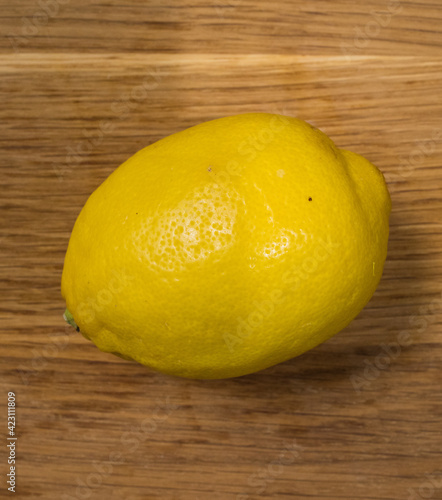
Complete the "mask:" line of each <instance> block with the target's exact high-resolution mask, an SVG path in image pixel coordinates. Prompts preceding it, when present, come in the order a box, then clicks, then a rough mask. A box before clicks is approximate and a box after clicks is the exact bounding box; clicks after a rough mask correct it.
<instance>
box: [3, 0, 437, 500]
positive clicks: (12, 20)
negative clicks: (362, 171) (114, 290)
mask: <svg viewBox="0 0 442 500" xmlns="http://www.w3.org/2000/svg"><path fill="white" fill-rule="evenodd" d="M54 1H55V0H54ZM0 4H1V6H2V10H1V12H2V16H1V21H0V22H1V24H2V28H3V33H4V34H5V35H6V36H5V37H4V38H3V39H2V40H1V41H0V57H1V65H0V91H1V93H2V96H3V101H2V107H1V108H0V127H1V131H2V134H1V136H0V141H1V142H0V144H1V147H2V150H3V154H2V155H1V157H0V166H1V180H2V182H1V206H0V209H1V214H2V217H1V220H0V227H1V236H0V238H1V239H0V248H1V250H0V251H1V257H2V260H1V262H2V264H1V269H0V275H1V278H2V281H1V284H0V293H1V298H2V301H1V305H0V317H1V333H2V350H1V353H0V359H1V387H2V391H1V396H0V397H1V398H2V400H1V403H0V406H1V408H6V404H7V403H6V400H7V397H6V394H7V392H8V391H11V390H12V391H15V393H16V396H17V406H18V409H17V417H18V427H17V430H18V444H17V446H18V448H17V449H18V474H17V482H18V487H17V492H18V493H17V495H18V496H17V498H27V499H39V498H41V499H45V500H46V499H48V500H52V499H64V500H66V499H70V500H72V499H73V498H74V499H81V498H91V499H103V500H108V499H114V498H115V499H124V500H141V499H142V500H146V499H149V500H150V499H158V500H169V499H171V500H172V499H173V500H194V499H204V500H205V499H219V500H252V499H258V498H277V499H281V500H285V499H307V498H308V499H318V500H322V499H327V500H334V499H336V500H343V499H352V500H373V499H374V500H387V499H391V500H393V499H394V500H398V499H408V498H418V499H420V498H432V499H442V460H441V458H442V453H441V446H442V433H441V418H442V394H441V377H442V347H441V324H442V322H441V318H442V314H441V313H442V252H441V248H442V232H441V228H442V221H441V213H442V210H441V209H442V197H441V189H442V119H441V117H442V94H441V84H442V57H441V45H442V37H441V28H440V26H441V14H440V8H439V3H438V2H436V1H426V2H424V1H422V2H421V1H416V2H411V1H401V2H400V3H399V2H395V3H394V4H391V5H393V6H395V8H396V10H397V12H395V13H394V15H393V14H392V15H391V18H388V16H387V17H384V18H383V20H382V23H383V25H382V26H381V25H380V24H379V26H380V28H379V29H376V26H375V25H373V24H369V23H370V22H372V21H373V19H376V17H375V16H374V14H373V12H377V13H378V15H380V13H382V12H384V16H385V15H386V14H385V12H386V10H388V6H389V5H390V4H389V2H388V1H387V2H380V1H374V0H368V1H366V2H363V3H361V4H358V5H354V3H353V2H349V1H346V0H337V1H335V2H327V1H325V0H320V1H317V2H297V1H295V2H291V1H284V0H278V1H275V2H263V1H255V2H252V1H251V0H242V1H241V0H229V1H228V2H221V1H220V2H219V3H218V2H217V1H214V2H209V3H207V2H203V1H201V0H194V1H193V2H187V1H184V2H177V1H173V2H172V1H169V2H160V1H157V0H155V1H149V2H141V1H132V2H130V3H118V2H115V1H109V2H102V1H98V0H94V1H92V2H86V1H84V0H78V1H74V0H71V1H69V2H67V1H66V0H64V2H63V3H62V2H60V3H58V4H57V5H58V11H57V14H56V15H53V16H48V19H47V22H46V24H44V23H43V24H41V25H40V26H38V29H37V31H35V29H34V30H32V26H34V28H35V24H32V21H30V22H31V27H29V26H28V32H27V33H28V35H26V36H24V40H21V42H20V43H19V42H18V41H17V38H13V40H15V42H16V44H15V46H13V44H12V42H11V37H18V36H21V37H22V38H23V33H22V30H23V26H24V25H26V21H24V20H23V19H27V20H28V21H29V20H32V19H34V17H35V19H40V21H41V20H42V19H43V17H42V16H41V15H38V14H36V13H39V12H40V13H41V11H42V7H41V5H42V4H39V3H34V2H27V3H26V4H23V5H17V4H12V3H9V2H8V3H6V2H4V1H2V2H0ZM51 5H53V4H51ZM54 8H55V7H54ZM378 19H382V18H378ZM387 21H388V22H387ZM380 22H381V21H380V20H379V21H378V23H380ZM23 23H24V24H23ZM366 26H368V28H366ZM358 29H361V30H363V31H362V32H363V33H365V31H364V30H366V31H367V32H368V33H371V35H370V36H368V35H366V39H365V41H366V42H367V43H366V44H365V46H363V45H364V38H363V37H362V38H361V39H357V40H355V34H357V33H359V32H358V31H357V30H358ZM370 30H371V31H370ZM374 33H376V36H375V35H374ZM17 43H19V44H18V45H17ZM248 111H266V112H276V113H284V114H287V115H292V116H299V117H301V118H303V119H306V120H308V121H310V122H311V123H313V124H314V125H316V126H317V127H319V128H321V129H322V130H323V131H324V132H326V133H327V134H329V135H330V136H331V137H332V139H333V140H334V141H335V142H336V144H337V145H338V146H339V147H342V148H346V149H350V150H354V151H357V152H358V153H360V154H362V155H364V156H366V157H367V158H369V159H370V160H371V161H373V162H374V163H375V164H376V165H377V166H378V167H379V168H380V169H381V170H382V171H383V172H384V174H385V176H386V178H387V181H388V183H389V187H390V191H391V195H392V200H393V210H392V215H391V237H390V244H389V255H388V260H387V263H386V267H385V272H384V277H383V279H382V281H381V284H380V285H379V288H378V290H377V292H376V293H375V295H374V297H373V299H372V300H371V301H370V303H369V304H368V305H367V307H366V308H365V309H364V310H363V311H362V313H361V314H360V315H359V316H358V318H357V319H356V320H355V321H353V323H352V324H351V325H350V326H349V327H347V328H346V329H345V330H344V331H343V332H342V333H341V334H339V335H338V336H336V337H335V338H333V339H332V340H330V341H329V342H327V343H326V344H324V345H322V346H319V347H318V348H316V349H314V350H313V351H310V352H309V353H307V354H305V355H303V356H301V357H299V358H297V359H294V360H291V361H289V362H286V363H283V364H281V365H278V366H275V367H273V368H271V369H268V370H265V371H263V372H261V373H257V374H254V375H250V376H247V377H241V378H238V379H233V380H225V381H212V382H203V381H189V380H181V379H176V378H171V377H167V376H163V375H160V374H156V373H154V372H151V371H149V370H148V369H146V368H144V367H142V366H139V365H136V364H133V363H129V362H126V361H123V360H121V359H119V358H116V357H113V356H111V355H108V354H104V353H101V352H100V351H98V350H97V349H96V348H95V347H94V346H93V345H92V344H90V343H88V342H87V341H86V340H85V339H83V337H82V336H81V335H79V334H76V333H75V332H74V331H73V330H72V329H70V328H68V327H65V325H64V322H63V320H62V312H63V310H64V304H63V301H62V299H61V297H60V278H61V270H62V265H63V258H64V253H65V251H66V246H67V243H68V239H69V235H70V231H71V229H72V226H73V223H74V221H75V218H76V216H77V215H78V213H79V211H80V209H81V207H82V205H83V204H84V202H85V201H86V199H87V197H88V196H89V194H90V193H91V192H92V190H93V189H94V188H95V187H97V186H98V185H99V184H100V183H101V182H102V181H103V180H104V179H105V178H106V177H107V175H109V173H110V172H112V171H113V170H114V168H116V167H117V166H118V165H119V164H120V163H121V162H122V161H124V160H125V159H126V158H128V157H129V156H130V155H132V154H133V153H134V152H135V151H137V150H138V149H140V148H141V147H143V146H145V145H147V144H149V143H152V142H154V141H155V140H157V139H159V138H161V137H163V136H165V135H168V134H171V133H173V132H176V131H178V130H181V129H183V128H186V127H188V126H191V125H193V124H196V123H198V122H201V121H205V120H209V119H212V118H216V117H220V116H225V115H230V114H235V113H242V112H248ZM403 332H408V334H409V342H408V344H409V345H406V346H403V347H401V348H400V351H398V348H397V347H396V351H397V352H396V351H395V352H393V351H392V352H391V354H390V355H386V354H385V345H389V344H395V345H397V342H398V340H399V339H401V338H404V337H403V335H404V334H403ZM401 335H402V337H401ZM383 346H384V347H383ZM382 353H384V355H382V356H381V354H382ZM376 363H378V364H379V363H384V365H382V366H384V367H383V368H382V369H376V368H373V366H375V365H376ZM370 367H371V368H370ZM355 377H358V378H355ZM361 380H362V382H361ZM355 384H356V386H358V384H359V389H358V387H356V389H358V390H356V389H355ZM1 414H2V415H3V417H2V418H3V419H4V420H3V422H4V423H2V424H1V425H0V434H1V436H0V439H1V440H2V441H1V442H2V453H1V463H0V471H1V474H2V483H1V487H0V488H1V489H0V497H1V498H3V497H4V498H7V494H8V492H7V491H6V489H5V481H4V480H3V478H4V477H5V474H6V453H5V449H6V448H5V444H4V443H6V418H5V417H4V415H5V412H4V411H3V410H2V412H1ZM117 453H119V454H120V456H118V455H116V454H117ZM413 495H414V496H413Z"/></svg>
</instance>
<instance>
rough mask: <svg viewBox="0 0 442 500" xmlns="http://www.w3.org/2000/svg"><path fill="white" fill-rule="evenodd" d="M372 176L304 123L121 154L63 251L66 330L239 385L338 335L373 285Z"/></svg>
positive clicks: (154, 363)
mask: <svg viewBox="0 0 442 500" xmlns="http://www.w3.org/2000/svg"><path fill="white" fill-rule="evenodd" d="M390 208H391V202H390V197H389V194H388V190H387V187H386V184H385V181H384V178H383V176H382V174H381V173H380V171H379V170H378V169H377V168H376V167H375V166H373V165H372V164H371V163H370V162H369V161H368V160H366V159H364V158H363V157H361V156H359V155H357V154H355V153H351V152H349V151H344V150H340V149H338V148H337V147H336V146H335V145H334V143H333V142H332V141H331V140H330V139H329V138H328V137H327V136H326V135H325V134H324V133H322V132H321V131H319V130H318V129H316V128H314V127H312V126H311V125H309V124H308V123H306V122H304V121H302V120H299V119H295V118H289V117H285V116H280V115H272V114H266V113H256V114H255V113H253V114H242V115H238V116H231V117H226V118H221V119H218V120H214V121H210V122H207V123H202V124H200V125H197V126H195V127H191V128H189V129H187V130H184V131H182V132H179V133H176V134H173V135H171V136H169V137H166V138H164V139H162V140H160V141H158V142H156V143H154V144H152V145H150V146H148V147H146V148H144V149H142V150H141V151H139V152H138V153H137V154H135V155H134V156H132V157H131V158H129V159H128V160H127V161H126V162H125V163H123V164H122V165H121V166H120V167H119V168H117V169H116V170H115V171H114V172H113V173H112V174H111V175H110V176H109V177H108V178H107V179H106V180H105V181H104V182H103V184H102V185H101V186H100V187H98V189H97V190H96V191H95V192H94V193H93V194H92V195H91V196H90V198H89V199H88V201H87V203H86V204H85V206H84V208H83V209H82V211H81V213H80V215H79V216H78V219H77V221H76V223H75V226H74V229H73V232H72V236H71V239H70V242H69V247H68V250H67V254H66V258H65V264H64V270H63V277H62V294H63V297H64V298H65V300H66V304H67V308H68V311H67V313H66V314H67V319H68V320H70V322H72V323H73V324H74V323H75V324H76V325H78V327H79V329H80V331H81V332H82V333H83V335H84V336H85V337H87V338H88V339H90V340H91V341H92V342H94V343H95V344H96V345H97V346H98V348H99V349H101V350H102V351H106V352H112V353H114V354H118V355H120V356H122V357H124V358H126V359H133V360H135V361H138V362H140V363H142V364H144V365H147V366H149V367H152V368H153V369H155V370H159V371H161V372H164V373H168V374H173V375H178V376H182V377H189V378H200V379H212V378H213V379H214V378H226V377H235V376H239V375H245V374H248V373H252V372H255V371H257V370H261V369H263V368H266V367H269V366H272V365H274V364H276V363H279V362H282V361H285V360H287V359H289V358H292V357H294V356H297V355H299V354H301V353H303V352H305V351H307V350H308V349H311V348H312V347H315V346H316V345H318V344H319V343H321V342H324V341H325V340H327V339H328V338H329V337H331V336H332V335H334V334H335V333H337V332H338V331H340V330H341V329H342V328H344V327H345V326H346V325H348V323H349V322H350V321H351V320H352V319H353V318H354V317H355V316H356V315H357V314H358V313H359V312H360V311H361V309H362V308H363V307H364V305H365V304H366V303H367V302H368V300H369V299H370V297H371V296H372V294H373V292H374V291H375V289H376V286H377V284H378V282H379V280H380V277H381V275H382V269H383V265H384V261H385V258H386V253H387V240H388V217H389V213H390Z"/></svg>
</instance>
